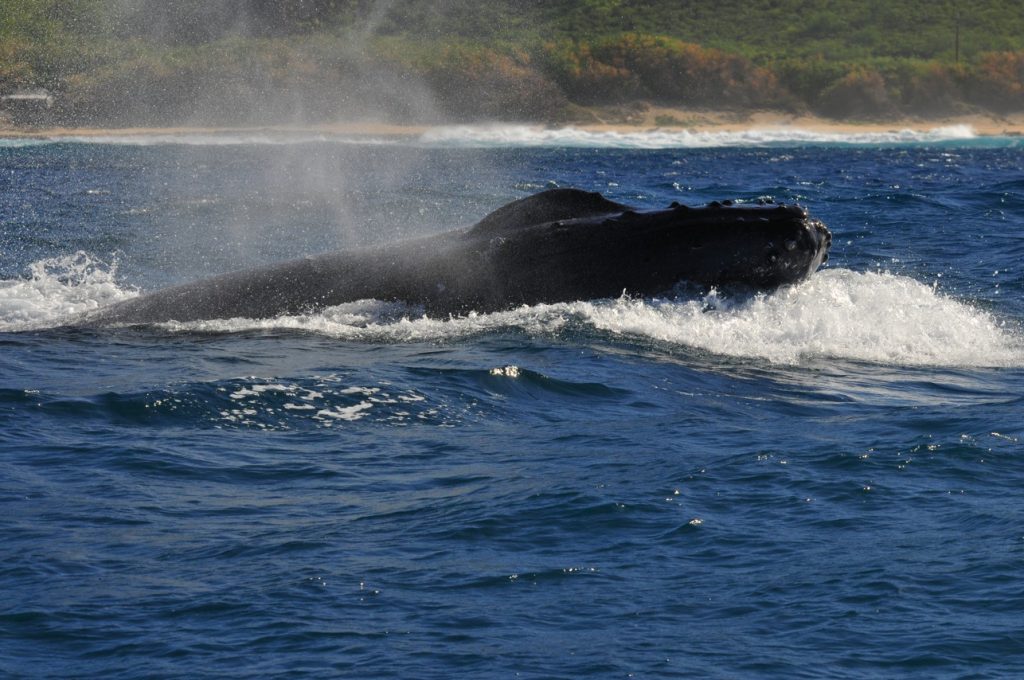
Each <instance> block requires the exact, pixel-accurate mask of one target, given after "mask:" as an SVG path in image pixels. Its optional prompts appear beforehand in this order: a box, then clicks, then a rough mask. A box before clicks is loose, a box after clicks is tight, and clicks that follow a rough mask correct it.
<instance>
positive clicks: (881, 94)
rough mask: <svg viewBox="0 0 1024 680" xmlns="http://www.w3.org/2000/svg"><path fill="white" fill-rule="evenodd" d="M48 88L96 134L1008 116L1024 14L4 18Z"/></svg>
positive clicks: (42, 3) (558, 12)
mask: <svg viewBox="0 0 1024 680" xmlns="http://www.w3.org/2000/svg"><path fill="white" fill-rule="evenodd" d="M958 27H959V31H958V30H957V28H958ZM957 35H959V40H958V39H957ZM34 87H45V88H48V89H49V90H51V91H52V92H54V93H55V94H56V95H57V98H56V102H57V104H56V106H55V108H54V109H53V111H51V112H49V116H50V118H51V120H50V121H48V122H61V123H75V124H97V125H121V124H172V123H179V124H181V123H270V122H286V121H295V122H300V121H302V122H308V121H323V120H333V119H339V118H346V117H354V116H355V117H365V116H373V117H375V118H378V119H379V118H380V117H381V116H382V115H384V116H386V117H387V118H390V119H391V120H394V121H397V122H409V121H433V120H440V119H464V120H465V119H506V120H515V119H519V120H522V119H526V120H559V119H565V118H566V117H571V116H573V115H577V114H575V113H574V112H576V111H578V109H577V108H576V107H575V106H574V105H584V106H592V105H622V104H629V103H631V102H634V101H650V102H654V103H659V104H666V105H679V106H693V107H714V108H722V109H739V110H750V109H755V108H775V109H788V110H793V111H803V110H809V111H813V112H816V113H820V114H823V115H828V116H834V117H837V118H856V119H863V118H872V117H883V116H891V115H896V114H901V113H912V114H935V115H945V114H950V113H956V112H963V111H969V110H976V109H978V108H982V109H987V110H992V111H996V112H1008V111H1017V110H1024V12H1021V11H1020V8H1019V4H1018V2H1014V1H1009V0H976V1H973V2H969V1H968V0H959V1H958V2H957V1H954V0H948V1H945V2H943V1H939V2H926V1H924V0H906V1H902V2H901V1H899V0H891V1H886V0H825V1H820V0H815V1H812V0H752V1H747V2H740V1H739V0H716V1H715V2H711V1H708V0H697V1H693V2H679V1H678V0H583V1H579V0H576V1H572V2H570V1H568V0H548V1H546V2H545V1H542V0H518V1H516V0H491V2H489V3H478V2H473V1H470V0H444V1H439V0H406V1H405V2H396V1H384V0H377V1H375V2H374V1H371V0H291V1H287V0H276V1H275V0H178V1H177V2H173V3H171V2H165V1H163V0H76V2H73V3H71V2H64V1H62V0H0V95H2V94H5V93H10V92H13V91H17V90H21V89H26V88H34Z"/></svg>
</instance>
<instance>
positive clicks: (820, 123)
mask: <svg viewBox="0 0 1024 680" xmlns="http://www.w3.org/2000/svg"><path fill="white" fill-rule="evenodd" d="M608 118H610V119H611V120H609V121H608V122H605V121H604V120H602V116H601V115H600V113H599V112H595V115H594V117H593V118H592V119H591V120H589V121H586V122H579V121H576V122H573V121H567V122H565V123H557V124H552V123H545V122H522V121H520V122H502V121H475V122H452V123H437V124H416V123H410V124H394V123H382V122H378V121H359V120H353V121H337V122H332V123H311V124H272V125H237V126H229V125H223V126H221V125H194V126H193V125H176V126H132V127H123V128H116V127H111V128H106V127H103V128H100V127H18V126H8V127H0V138H5V139H33V138H43V139H46V138H55V137H56V138H60V137H103V136H121V137H125V136H127V137H132V136H139V137H145V136H153V135H217V134H230V133H234V134H269V135H273V134H331V135H352V136H357V137H362V136H366V137H370V136H383V137H419V136H422V135H424V134H426V133H427V132H429V131H431V130H438V129H444V128H452V127H467V128H481V129H486V128H489V127H503V126H505V127H509V126H515V127H526V128H537V129H546V130H558V129H575V130H580V131H583V132H593V133H618V134H629V133H634V134H635V133H643V132H654V131H659V132H682V131H688V132H697V133H706V132H727V133H735V132H747V131H752V130H758V131H769V130H770V131H784V130H802V131H807V132H815V133H823V134H838V135H855V134H865V133H882V132H902V131H906V130H910V131H914V132H930V131H933V130H936V129H942V128H950V127H958V126H962V127H968V128H970V129H971V130H973V132H974V133H975V134H976V135H978V136H982V137H990V136H1012V137H1017V136H1024V113H1017V114H1010V115H1007V116H994V115H991V114H969V115H961V116H948V117H941V118H910V117H903V118H896V119H892V120H884V121H837V120H832V119H828V118H822V117H820V116H814V115H804V114H792V113H785V112H777V111H755V112H750V113H736V112H729V111H705V110H693V109H678V108H667V107H653V106H652V107H649V108H647V109H646V110H644V111H643V112H641V113H637V114H634V115H632V116H630V118H629V120H621V119H619V120H615V118H620V116H616V115H612V116H608Z"/></svg>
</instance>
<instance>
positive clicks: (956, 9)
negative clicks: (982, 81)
mask: <svg viewBox="0 0 1024 680" xmlns="http://www.w3.org/2000/svg"><path fill="white" fill-rule="evenodd" d="M953 13H954V18H955V21H956V38H955V42H954V46H953V59H954V61H955V62H956V64H957V66H959V65H960V3H958V2H954V3H953Z"/></svg>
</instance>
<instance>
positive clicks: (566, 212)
mask: <svg viewBox="0 0 1024 680" xmlns="http://www.w3.org/2000/svg"><path fill="white" fill-rule="evenodd" d="M831 241H832V237H831V234H830V233H829V230H828V229H827V228H826V227H825V225H824V224H822V223H821V222H820V221H819V220H816V219H813V218H811V217H809V216H808V215H807V212H806V211H805V210H804V209H803V208H802V207H800V206H797V205H781V204H775V203H766V202H763V201H760V202H757V203H733V202H731V201H722V202H717V201H716V202H712V203H709V204H707V205H704V206H700V207H689V206H686V205H680V204H678V203H673V204H672V205H671V206H669V207H668V208H666V209H662V210H639V209H636V208H633V207H630V206H627V205H623V204H621V203H616V202H614V201H610V200H608V199H606V198H604V197H603V196H601V195H600V194H598V193H590V192H585V191H580V190H577V189H551V190H548V191H544V192H541V193H538V194H535V195H533V196H529V197H527V198H523V199H520V200H517V201H513V202H512V203H509V204H507V205H505V206H503V207H501V208H498V209H497V210H495V211H494V212H492V213H491V214H489V215H487V216H486V217H484V218H483V219H482V220H480V222H478V223H477V224H476V225H474V226H472V227H470V228H468V229H457V230H454V231H449V232H445V233H441V234H437V235H432V236H425V237H420V238H413V239H408V240H404V241H399V242H396V243H392V244H389V245H383V246H375V247H369V248H361V249H354V250H348V251H340V252H334V253H326V254H322V255H314V256H309V257H303V258H300V259H296V260H291V261H287V262H283V263H280V264H274V265H269V266H264V267H257V268H253V269H248V270H243V271H236V272H231V273H227V274H221V275H219V276H213V277H210V278H207V279H202V280H199V281H195V282H192V283H185V284H182V285H177V286H173V287H170V288H166V289H163V290H158V291H155V292H152V293H148V294H143V295H140V296H139V297H136V298H133V299H130V300H125V301H122V302H119V303H116V304H114V305H111V306H109V307H105V308H102V309H100V310H97V311H96V312H93V313H92V314H91V315H89V316H88V317H87V318H86V319H84V320H83V323H86V324H146V323H159V322H165V321H171V320H175V321H196V320H205V319H226V318H234V317H247V318H267V317H275V316H280V315H284V314H301V313H305V312H310V311H315V310H317V309H322V308H324V307H329V306H332V305H337V304H341V303H344V302H352V301H355V300H362V299H377V300H396V301H403V302H407V303H410V304H413V305H422V306H423V307H424V309H425V310H426V312H427V313H428V314H430V315H460V314H465V313H468V312H471V311H478V312H490V311H497V310H502V309H510V308H513V307H518V306H520V305H533V304H537V303H552V302H564V301H575V300H590V299H596V298H609V297H618V296H620V295H622V294H623V293H626V294H630V295H637V296H649V295H655V294H658V293H661V292H664V291H667V290H669V289H671V288H672V287H673V286H674V285H675V284H676V283H678V282H680V281H689V282H692V283H695V284H699V285H705V286H717V285H741V286H748V287H752V288H755V289H770V288H774V287H777V286H780V285H783V284H790V283H796V282H798V281H801V280H803V279H804V278H806V277H807V276H809V275H810V274H812V273H813V272H814V271H815V270H816V269H817V268H818V267H819V266H820V265H821V264H822V262H824V261H825V260H826V259H827V257H828V249H829V246H830V245H831Z"/></svg>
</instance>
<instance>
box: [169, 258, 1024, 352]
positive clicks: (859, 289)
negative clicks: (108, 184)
mask: <svg viewBox="0 0 1024 680" xmlns="http://www.w3.org/2000/svg"><path fill="white" fill-rule="evenodd" d="M164 326H165V327H166V328H167V329H168V330H180V331H213V332H238V331H247V330H254V329H282V328H283V329H294V330H301V331H306V332H312V333H318V334H324V335H328V336H331V337H337V338H340V339H345V340H351V341H358V342H444V341H454V340H460V339H465V338H469V337H473V336H476V335H482V334H487V333H493V332H501V331H505V330H508V329H510V328H512V329H518V330H521V331H524V332H526V333H529V334H531V335H537V336H553V335H557V334H560V333H562V332H563V331H565V330H566V329H567V328H587V327H589V328H592V329H594V330H597V331H601V332H607V333H612V334H615V335H622V336H626V337H633V338H637V339H643V340H653V341H656V342H658V343H662V344H668V345H678V346H680V347H686V348H697V349H701V350H704V351H708V352H711V353H714V354H719V355H726V356H733V357H745V358H754V359H763V360H767V361H769V362H771V363H778V364H800V363H803V362H806V361H813V360H815V359H821V358H827V359H849V360H858V361H869V362H875V363H884V364H895V365H922V366H971V367H986V366H1024V339H1022V338H1021V336H1020V332H1019V331H1018V330H1013V329H1011V328H1008V327H1007V324H1006V323H1005V322H1001V321H999V320H998V319H996V318H995V317H994V316H992V315H991V314H989V313H988V312H985V311H982V310H979V309H977V308H975V307H973V306H971V305H969V304H967V303H964V302H961V301H958V300H956V299H954V298H952V297H949V296H947V295H944V294H943V293H941V292H940V291H938V290H936V289H935V288H934V287H932V286H927V285H924V284H922V283H919V282H917V281H915V280H914V279H911V278H908V277H905V276H898V275H893V274H888V273H873V272H869V273H857V272H853V271H849V270H844V269H827V270H824V271H821V272H819V273H817V274H816V275H815V276H813V277H812V278H811V279H810V280H808V281H806V282H804V283H803V284H800V285H797V286H789V287H785V288H782V289H780V290H777V291H775V292H773V293H766V294H760V295H755V296H746V297H741V298H740V297H737V298H730V297H725V296H722V295H719V294H718V293H716V292H714V291H712V292H711V293H710V294H709V295H706V296H703V297H700V298H693V297H690V298H685V297H684V298H681V299H673V300H669V299H665V300H639V299H630V298H621V299H618V300H603V301H593V302H574V303H563V304H552V305H535V306H532V307H521V308H519V309H515V310H511V311H506V312H497V313H493V314H470V315H468V316H465V317H458V318H451V319H433V318H429V317H426V316H424V315H423V314H422V312H421V311H419V310H417V309H415V308H410V307H406V306H404V305H396V304H394V303H380V302H375V301H361V302H356V303H350V304H345V305H339V306H337V307H332V308H330V309H327V310H324V311H323V312H321V313H318V314H311V315H302V316H286V317H279V318H276V319H265V320H251V319H230V320H217V321H204V322H195V323H186V324H181V323H171V324H165V325H164Z"/></svg>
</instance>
